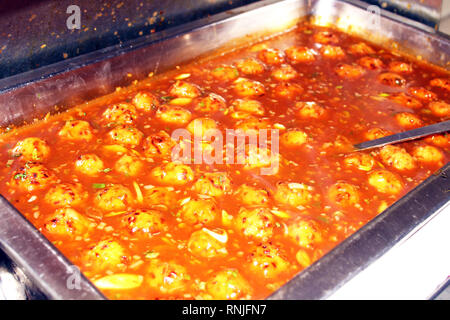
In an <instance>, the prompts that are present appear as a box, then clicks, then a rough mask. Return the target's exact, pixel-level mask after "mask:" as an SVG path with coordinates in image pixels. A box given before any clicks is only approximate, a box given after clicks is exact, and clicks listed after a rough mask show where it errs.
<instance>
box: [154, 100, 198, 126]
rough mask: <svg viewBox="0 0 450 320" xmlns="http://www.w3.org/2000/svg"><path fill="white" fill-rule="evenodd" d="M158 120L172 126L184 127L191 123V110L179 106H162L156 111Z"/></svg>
mask: <svg viewBox="0 0 450 320" xmlns="http://www.w3.org/2000/svg"><path fill="white" fill-rule="evenodd" d="M155 117H156V119H158V120H160V121H162V122H164V123H167V124H171V125H184V124H186V123H188V122H189V121H191V118H192V114H191V112H190V111H189V110H187V109H185V108H182V107H179V106H169V105H162V106H160V107H159V108H158V110H157V111H156V116H155Z"/></svg>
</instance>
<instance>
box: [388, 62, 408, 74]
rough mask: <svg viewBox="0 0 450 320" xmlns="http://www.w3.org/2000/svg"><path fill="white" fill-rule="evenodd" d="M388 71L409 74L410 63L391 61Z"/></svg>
mask: <svg viewBox="0 0 450 320" xmlns="http://www.w3.org/2000/svg"><path fill="white" fill-rule="evenodd" d="M389 70H390V71H392V72H398V73H411V72H412V71H413V68H412V65H411V64H410V63H407V62H403V61H392V62H390V63H389Z"/></svg>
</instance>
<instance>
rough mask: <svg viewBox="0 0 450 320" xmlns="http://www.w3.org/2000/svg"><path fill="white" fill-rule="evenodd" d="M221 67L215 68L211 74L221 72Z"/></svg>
mask: <svg viewBox="0 0 450 320" xmlns="http://www.w3.org/2000/svg"><path fill="white" fill-rule="evenodd" d="M223 69H224V68H223V67H218V68H215V69H214V70H213V72H218V71H223Z"/></svg>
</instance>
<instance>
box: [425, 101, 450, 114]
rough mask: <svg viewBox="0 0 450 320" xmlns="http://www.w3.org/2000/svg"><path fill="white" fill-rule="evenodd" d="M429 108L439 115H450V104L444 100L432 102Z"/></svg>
mask: <svg viewBox="0 0 450 320" xmlns="http://www.w3.org/2000/svg"><path fill="white" fill-rule="evenodd" d="M428 108H429V109H430V110H431V113H432V114H434V115H435V116H437V117H448V116H450V104H448V103H446V102H444V101H433V102H430V104H429V105H428Z"/></svg>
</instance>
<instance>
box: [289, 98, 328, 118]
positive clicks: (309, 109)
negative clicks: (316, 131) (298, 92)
mask: <svg viewBox="0 0 450 320" xmlns="http://www.w3.org/2000/svg"><path fill="white" fill-rule="evenodd" d="M295 111H296V114H297V116H298V117H300V118H302V119H322V118H324V117H325V116H326V113H327V110H326V109H325V108H324V107H322V106H320V105H319V104H318V103H316V102H314V101H308V102H297V103H296V104H295Z"/></svg>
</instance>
